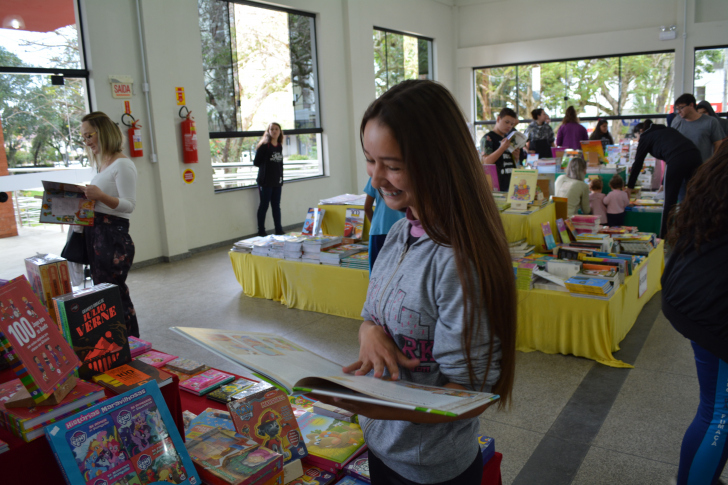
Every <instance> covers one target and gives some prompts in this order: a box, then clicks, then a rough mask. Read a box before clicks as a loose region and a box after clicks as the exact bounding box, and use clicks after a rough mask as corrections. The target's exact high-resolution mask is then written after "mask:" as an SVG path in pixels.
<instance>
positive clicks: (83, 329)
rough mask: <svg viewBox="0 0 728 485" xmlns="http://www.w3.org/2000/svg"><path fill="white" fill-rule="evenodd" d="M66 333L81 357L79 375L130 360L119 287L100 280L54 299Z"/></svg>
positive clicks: (87, 375) (92, 372) (85, 377)
mask: <svg viewBox="0 0 728 485" xmlns="http://www.w3.org/2000/svg"><path fill="white" fill-rule="evenodd" d="M53 305H54V306H55V309H56V312H57V313H58V317H59V319H60V321H61V327H62V329H63V336H64V337H66V340H67V341H68V342H69V343H70V344H71V345H72V346H73V350H74V352H76V355H78V356H79V358H80V359H81V367H80V368H79V369H78V375H79V377H81V379H86V380H91V378H92V377H93V376H95V375H96V374H100V373H102V372H106V371H107V370H109V369H113V368H114V367H119V366H120V365H123V364H126V363H128V362H130V361H131V351H130V350H129V339H128V338H127V332H126V323H125V320H124V307H123V306H122V304H121V295H120V293H119V287H118V286H116V285H112V284H109V283H101V284H98V285H94V286H92V287H91V288H85V289H82V290H79V291H74V292H73V293H68V294H66V295H62V296H57V297H55V298H54V299H53Z"/></svg>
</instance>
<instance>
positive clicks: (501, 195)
mask: <svg viewBox="0 0 728 485" xmlns="http://www.w3.org/2000/svg"><path fill="white" fill-rule="evenodd" d="M492 194H493V200H495V205H497V206H498V210H499V211H501V212H503V211H504V210H507V209H509V208H510V207H511V203H510V202H508V192H492Z"/></svg>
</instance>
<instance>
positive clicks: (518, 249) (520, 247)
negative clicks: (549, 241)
mask: <svg viewBox="0 0 728 485" xmlns="http://www.w3.org/2000/svg"><path fill="white" fill-rule="evenodd" d="M508 246H509V247H508V250H509V251H510V253H511V257H512V258H524V257H526V256H528V255H530V254H533V250H534V249H536V246H529V245H528V242H527V241H526V240H525V239H521V240H520V241H516V242H512V243H508Z"/></svg>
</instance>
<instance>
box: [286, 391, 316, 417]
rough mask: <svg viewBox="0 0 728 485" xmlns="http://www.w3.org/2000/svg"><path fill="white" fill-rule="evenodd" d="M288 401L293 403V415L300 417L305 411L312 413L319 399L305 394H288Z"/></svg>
mask: <svg viewBox="0 0 728 485" xmlns="http://www.w3.org/2000/svg"><path fill="white" fill-rule="evenodd" d="M288 402H290V403H291V409H293V415H294V416H295V417H296V418H298V417H299V416H300V415H302V414H303V413H312V412H313V405H314V404H315V403H317V402H318V401H314V400H312V399H309V398H307V397H304V396H288Z"/></svg>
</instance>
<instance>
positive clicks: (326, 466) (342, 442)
mask: <svg viewBox="0 0 728 485" xmlns="http://www.w3.org/2000/svg"><path fill="white" fill-rule="evenodd" d="M298 425H299V426H300V427H301V434H302V435H303V439H304V441H305V443H306V447H307V449H308V454H309V455H308V457H307V458H306V460H305V461H306V462H307V463H310V464H313V465H315V466H317V467H320V468H322V469H323V470H326V471H329V472H332V473H339V472H341V471H342V470H343V469H344V467H345V466H346V465H347V464H348V463H349V462H350V461H351V460H352V459H353V458H354V457H355V456H357V455H359V454H360V453H361V452H362V451H364V450H365V449H366V444H365V443H364V433H362V430H361V427H360V426H359V425H358V424H355V423H347V422H344V421H339V420H336V419H334V418H329V417H326V416H319V415H317V414H310V413H306V414H304V415H303V416H301V417H299V418H298Z"/></svg>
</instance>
